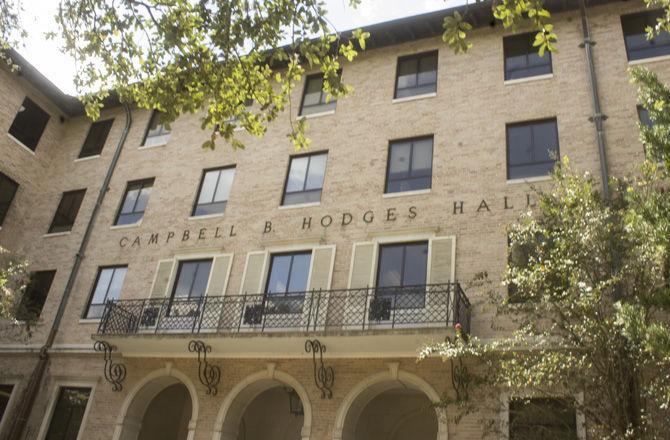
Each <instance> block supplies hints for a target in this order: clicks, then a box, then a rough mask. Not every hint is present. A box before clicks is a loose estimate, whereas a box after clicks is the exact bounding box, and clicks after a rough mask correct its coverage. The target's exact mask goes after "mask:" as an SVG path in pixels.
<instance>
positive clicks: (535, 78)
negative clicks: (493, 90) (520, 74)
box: [504, 73, 554, 86]
mask: <svg viewBox="0 0 670 440" xmlns="http://www.w3.org/2000/svg"><path fill="white" fill-rule="evenodd" d="M553 77H554V74H553V73H547V74H545V75H535V76H527V77H525V78H517V79H508V80H505V83H504V84H505V85H506V86H511V85H514V84H523V83H527V82H534V81H542V80H547V79H552V78H553Z"/></svg>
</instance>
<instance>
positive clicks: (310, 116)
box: [298, 110, 335, 119]
mask: <svg viewBox="0 0 670 440" xmlns="http://www.w3.org/2000/svg"><path fill="white" fill-rule="evenodd" d="M334 114H335V110H327V111H325V112H319V113H312V114H309V115H300V116H298V119H314V118H321V117H323V116H329V115H334Z"/></svg>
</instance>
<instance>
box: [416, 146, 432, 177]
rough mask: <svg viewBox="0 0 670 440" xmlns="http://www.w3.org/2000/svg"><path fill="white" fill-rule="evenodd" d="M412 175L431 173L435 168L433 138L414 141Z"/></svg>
mask: <svg viewBox="0 0 670 440" xmlns="http://www.w3.org/2000/svg"><path fill="white" fill-rule="evenodd" d="M413 149H414V151H413V152H412V176H425V175H430V174H431V170H432V168H433V139H432V138H431V139H422V140H418V141H414V142H413Z"/></svg>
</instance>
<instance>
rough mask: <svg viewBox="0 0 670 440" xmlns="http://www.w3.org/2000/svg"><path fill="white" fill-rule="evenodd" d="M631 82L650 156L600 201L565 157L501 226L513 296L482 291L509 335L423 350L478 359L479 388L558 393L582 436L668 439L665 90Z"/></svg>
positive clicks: (641, 79)
mask: <svg viewBox="0 0 670 440" xmlns="http://www.w3.org/2000/svg"><path fill="white" fill-rule="evenodd" d="M632 80H633V82H634V83H635V84H637V85H638V86H639V90H640V93H639V96H640V102H641V104H642V105H644V106H645V107H646V108H648V110H649V113H650V117H651V119H652V121H653V122H654V126H653V128H646V127H640V128H641V137H642V139H643V142H644V144H645V146H646V148H647V151H648V152H649V153H650V155H649V158H650V159H651V160H648V161H646V162H645V164H644V165H643V166H642V169H641V171H640V172H639V174H637V175H634V176H631V177H626V178H613V179H612V180H611V182H610V186H611V189H612V191H611V193H612V194H611V196H610V198H609V199H605V198H604V197H603V196H602V194H601V193H600V192H599V191H598V188H599V183H598V182H597V181H594V179H593V178H592V177H591V176H590V175H589V174H581V173H579V172H577V171H575V170H573V169H572V167H571V166H570V164H569V161H568V159H567V158H563V159H562V163H561V164H560V166H558V167H557V168H556V170H555V171H554V174H553V186H552V188H551V189H550V190H548V191H546V192H538V198H539V203H538V206H537V208H536V210H535V212H528V213H525V214H524V215H522V216H521V218H520V219H519V221H518V222H517V223H516V224H514V225H512V226H511V227H510V230H509V234H510V242H511V244H510V259H509V264H508V268H507V270H506V272H505V274H504V283H505V284H506V285H508V286H513V289H512V290H511V292H512V293H513V295H505V296H501V295H500V292H499V290H498V289H496V290H498V291H492V292H491V297H492V301H493V302H494V304H495V305H496V308H497V312H498V313H497V316H496V318H495V322H496V324H499V325H503V324H504V323H506V322H507V323H510V324H513V326H514V330H512V331H511V332H508V333H503V334H504V335H507V336H503V337H501V338H500V339H497V340H495V341H493V342H485V341H481V340H478V339H477V338H474V337H472V338H468V337H466V336H464V335H460V337H457V338H456V340H455V341H447V342H445V343H443V344H437V345H434V346H429V347H426V348H425V349H424V350H423V352H422V358H424V357H427V356H431V355H438V356H441V357H442V358H444V359H458V358H460V359H470V360H471V361H474V360H475V359H476V360H477V363H479V364H481V365H483V369H482V370H481V371H480V372H479V373H478V374H477V381H476V383H478V384H479V386H481V387H484V388H486V387H493V388H497V389H499V390H500V391H506V392H508V393H510V394H512V395H515V394H516V395H520V394H521V395H523V394H524V393H526V392H528V391H529V390H530V391H531V392H532V393H534V394H535V395H537V396H544V397H546V396H552V395H556V394H557V393H558V394H560V395H562V396H564V399H566V400H568V401H569V403H570V405H572V406H574V407H576V408H577V409H579V410H580V411H581V412H582V413H583V414H584V416H585V418H586V426H587V430H588V435H589V437H590V438H603V439H629V438H631V439H632V438H635V439H661V438H667V433H668V432H670V344H669V342H670V327H669V326H668V320H667V317H668V312H669V311H670V269H669V268H670V194H668V192H667V190H666V189H665V188H667V184H668V178H669V177H670V175H669V170H670V168H668V166H667V165H668V164H669V162H668V160H670V143H668V141H667V137H664V133H668V130H669V129H670V120H668V114H669V113H668V109H666V105H667V102H670V101H668V99H669V98H670V90H669V89H668V88H667V87H666V86H664V85H663V84H661V83H660V81H659V80H658V79H657V78H656V76H655V75H654V74H652V73H650V72H648V71H646V70H642V69H637V70H634V71H633V72H632ZM659 160H660V161H662V163H663V164H664V165H659V164H658V162H657V161H659ZM580 395H581V396H583V400H580V399H578V398H577V397H576V396H580Z"/></svg>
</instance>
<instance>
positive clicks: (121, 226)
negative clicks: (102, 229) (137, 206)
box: [109, 220, 142, 229]
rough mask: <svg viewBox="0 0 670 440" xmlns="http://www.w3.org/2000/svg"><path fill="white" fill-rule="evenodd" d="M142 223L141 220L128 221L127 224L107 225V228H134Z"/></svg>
mask: <svg viewBox="0 0 670 440" xmlns="http://www.w3.org/2000/svg"><path fill="white" fill-rule="evenodd" d="M141 224H142V220H140V221H138V222H136V223H129V224H127V225H112V226H110V227H109V229H129V228H136V227H138V226H139V225H141Z"/></svg>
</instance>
